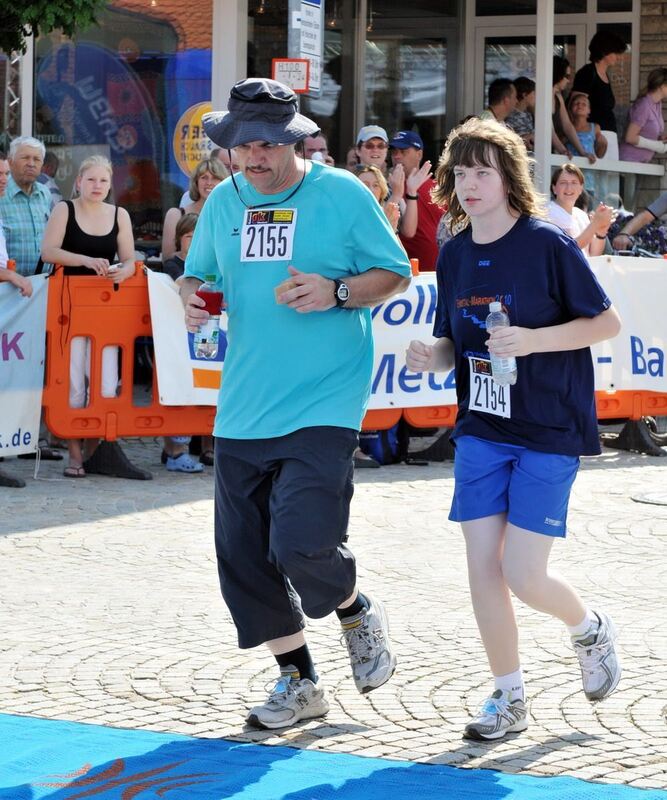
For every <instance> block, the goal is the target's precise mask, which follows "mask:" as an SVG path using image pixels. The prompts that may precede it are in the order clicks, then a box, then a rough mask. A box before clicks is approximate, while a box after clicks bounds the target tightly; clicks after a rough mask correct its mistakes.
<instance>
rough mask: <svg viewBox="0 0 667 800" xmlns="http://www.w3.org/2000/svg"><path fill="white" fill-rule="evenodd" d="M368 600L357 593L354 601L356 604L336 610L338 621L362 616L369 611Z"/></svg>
mask: <svg viewBox="0 0 667 800" xmlns="http://www.w3.org/2000/svg"><path fill="white" fill-rule="evenodd" d="M368 606H369V603H368V600H367V599H366V598H365V597H364V596H363V594H362V593H361V592H357V596H356V597H355V599H354V603H352V605H351V606H347V607H346V608H337V609H336V616H337V617H338V619H345V618H346V617H354V616H356V615H357V614H360V613H361V612H362V611H367V610H368Z"/></svg>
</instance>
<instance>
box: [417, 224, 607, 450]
mask: <svg viewBox="0 0 667 800" xmlns="http://www.w3.org/2000/svg"><path fill="white" fill-rule="evenodd" d="M437 277H438V308H437V312H436V316H435V324H434V329H433V333H434V335H435V336H436V337H438V338H440V337H447V338H448V339H451V340H452V341H453V342H454V349H455V359H456V360H455V369H456V394H457V398H458V407H459V411H458V416H457V419H456V426H455V429H454V434H453V435H454V437H456V436H463V435H466V434H467V435H471V436H478V437H480V438H482V439H490V440H491V441H495V442H504V443H507V444H515V445H521V446H524V447H528V448H531V449H533V450H538V451H541V452H546V453H560V454H563V455H573V456H578V455H596V454H597V453H599V452H600V442H599V438H598V430H597V418H596V412H595V394H594V374H593V362H592V358H591V352H590V349H589V348H588V347H586V348H582V349H579V350H565V351H562V352H558V353H533V354H531V355H528V356H523V357H520V358H517V370H518V378H517V382H516V384H515V385H514V386H511V387H509V391H510V401H511V414H510V417H509V418H503V417H501V416H497V415H496V414H492V413H487V412H486V411H474V410H469V408H468V406H469V403H470V397H469V395H470V362H469V360H468V359H469V358H470V357H472V358H483V359H488V358H489V352H488V350H487V348H486V346H485V344H484V342H485V341H486V339H487V338H488V335H487V333H486V325H485V320H486V317H487V315H488V313H489V303H490V302H492V301H496V300H497V301H500V302H501V303H502V304H503V306H504V308H505V310H506V311H507V313H508V315H509V318H510V324H511V325H517V326H520V327H524V328H543V327H551V326H553V325H560V324H562V323H564V322H569V321H571V320H573V319H577V318H579V317H595V316H597V315H598V314H600V313H602V312H603V311H604V310H605V309H607V308H609V307H610V306H611V301H610V300H609V298H608V297H607V295H606V294H605V292H604V290H603V289H602V287H601V286H600V284H599V283H598V281H597V279H596V277H595V275H593V272H592V271H591V268H590V266H589V264H588V262H587V261H586V259H585V258H584V256H583V255H582V253H581V250H580V248H579V247H578V245H577V244H576V242H575V241H574V240H573V239H571V238H570V237H569V236H566V235H565V234H563V232H562V231H561V230H560V229H559V228H557V227H556V226H555V225H552V224H551V223H548V222H542V221H540V220H538V219H535V218H533V217H520V218H519V219H518V220H517V222H516V223H515V225H514V226H513V227H512V229H511V230H510V231H508V233H506V234H505V235H504V236H502V237H501V238H500V239H497V240H496V241H495V242H491V243H489V244H475V242H473V240H472V231H471V229H470V227H468V228H466V230H464V231H463V232H462V233H460V234H459V235H458V236H455V237H454V238H453V239H452V240H451V241H449V242H447V244H445V246H444V247H443V248H442V250H441V252H440V257H439V259H438V265H437Z"/></svg>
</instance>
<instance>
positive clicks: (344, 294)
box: [336, 283, 350, 303]
mask: <svg viewBox="0 0 667 800" xmlns="http://www.w3.org/2000/svg"><path fill="white" fill-rule="evenodd" d="M349 296H350V290H349V288H348V287H347V284H345V283H340V284H338V289H336V297H337V298H338V299H339V300H340V301H341V303H344V302H345V301H346V300H347V299H348V298H349Z"/></svg>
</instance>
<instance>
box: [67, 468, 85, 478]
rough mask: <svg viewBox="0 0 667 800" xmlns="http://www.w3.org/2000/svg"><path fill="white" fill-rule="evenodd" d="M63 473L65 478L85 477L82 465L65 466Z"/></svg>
mask: <svg viewBox="0 0 667 800" xmlns="http://www.w3.org/2000/svg"><path fill="white" fill-rule="evenodd" d="M63 475H64V476H65V477H66V478H85V477H86V470H85V469H84V468H83V467H65V469H64V470H63Z"/></svg>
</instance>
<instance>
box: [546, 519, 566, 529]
mask: <svg viewBox="0 0 667 800" xmlns="http://www.w3.org/2000/svg"><path fill="white" fill-rule="evenodd" d="M544 524H545V525H553V526H554V527H560V526H561V525H562V524H563V520H562V519H552V518H551V517H545V518H544Z"/></svg>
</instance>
